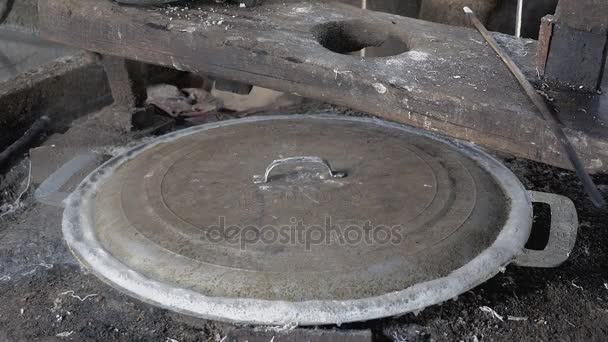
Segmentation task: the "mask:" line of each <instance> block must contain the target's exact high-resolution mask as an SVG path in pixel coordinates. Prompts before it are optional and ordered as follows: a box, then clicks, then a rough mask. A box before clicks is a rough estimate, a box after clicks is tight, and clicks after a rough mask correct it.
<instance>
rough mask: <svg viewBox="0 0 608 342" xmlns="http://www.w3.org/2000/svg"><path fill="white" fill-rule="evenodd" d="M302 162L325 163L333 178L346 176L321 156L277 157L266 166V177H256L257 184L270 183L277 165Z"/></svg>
mask: <svg viewBox="0 0 608 342" xmlns="http://www.w3.org/2000/svg"><path fill="white" fill-rule="evenodd" d="M302 163H313V164H320V165H323V166H324V167H325V168H326V169H327V172H328V173H329V176H330V177H331V178H344V177H346V173H344V172H337V171H334V170H332V168H331V166H330V165H329V163H328V162H327V161H326V160H324V159H322V158H319V157H291V158H284V159H277V160H275V161H273V162H272V163H270V164H269V165H268V167H267V168H266V172H264V177H259V176H258V177H255V179H254V182H255V183H256V184H264V183H268V178H269V177H270V173H271V172H272V170H273V169H275V168H276V167H278V166H282V165H287V164H302Z"/></svg>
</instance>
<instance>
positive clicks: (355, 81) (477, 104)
mask: <svg viewBox="0 0 608 342" xmlns="http://www.w3.org/2000/svg"><path fill="white" fill-rule="evenodd" d="M187 6H189V7H187ZM39 17H40V30H41V33H42V35H43V36H44V37H46V38H48V39H51V40H54V41H58V42H62V43H65V44H70V45H74V46H77V47H80V48H84V49H87V50H91V51H96V52H99V53H102V54H107V55H114V56H120V57H124V58H128V59H133V60H138V61H142V62H146V63H151V64H157V65H165V66H172V67H174V68H176V69H179V70H187V71H192V72H195V73H205V74H208V75H211V76H217V77H222V78H225V79H230V80H235V81H241V82H247V83H250V84H255V85H259V86H262V87H267V88H271V89H276V90H281V91H286V92H291V93H294V94H299V95H301V96H306V97H311V98H316V99H321V100H325V101H327V102H332V103H335V104H339V105H344V106H348V107H351V108H354V109H357V110H361V111H364V112H368V113H371V114H374V115H377V116H380V117H383V118H386V119H389V120H394V121H398V122H401V123H405V124H409V125H412V126H416V127H421V128H424V129H427V130H430V131H433V132H436V133H440V134H444V135H448V136H451V137H455V138H459V139H463V140H467V141H472V142H475V143H477V144H480V145H483V146H486V147H489V148H492V149H495V150H499V151H504V152H508V153H512V154H514V155H517V156H522V157H526V158H530V159H534V160H538V161H541V162H545V163H548V164H553V165H557V166H562V167H569V165H570V164H569V162H568V160H567V158H566V157H565V155H564V154H563V152H562V150H561V146H560V144H559V142H558V141H557V140H556V138H555V137H554V136H553V134H552V133H551V130H550V129H548V128H547V127H546V125H545V123H544V122H543V120H542V119H541V118H540V117H539V116H538V114H537V113H536V111H535V108H534V107H533V105H532V104H531V103H530V102H529V100H528V98H527V97H526V95H525V94H524V93H523V92H522V91H521V89H520V88H519V85H518V84H517V83H516V81H515V80H514V79H513V77H512V76H511V75H510V73H509V71H508V70H507V69H506V68H505V66H504V65H503V64H502V62H501V61H500V59H498V58H497V57H496V56H495V55H494V53H493V51H492V50H491V49H490V48H489V47H488V46H486V44H484V43H483V42H482V38H481V37H479V35H478V33H477V32H476V31H474V30H471V29H468V28H461V27H449V26H445V25H440V24H435V23H430V22H425V21H420V20H416V19H411V18H405V17H400V16H396V15H390V14H385V13H379V12H371V11H364V10H362V9H359V8H355V7H352V6H348V5H346V4H340V3H334V2H310V1H303V0H302V1H299V0H298V1H283V0H280V1H279V0H266V1H265V2H264V3H263V4H262V5H261V6H258V7H255V8H253V9H249V8H239V7H238V6H234V5H231V4H211V3H208V2H196V3H194V4H190V5H183V4H182V5H180V6H166V7H159V8H141V7H128V6H119V5H117V4H115V3H113V2H111V1H104V0H40V1H39ZM497 39H498V40H499V42H500V43H501V44H503V45H504V46H505V48H506V49H507V50H509V51H510V52H511V53H512V56H513V58H514V59H515V61H516V63H518V64H519V65H520V67H522V69H523V70H524V71H525V72H526V74H527V76H529V77H530V78H533V77H535V75H536V71H535V69H534V51H535V49H536V43H535V42H534V41H529V40H520V39H515V38H513V37H508V36H504V35H497ZM395 40H398V41H400V42H402V43H403V44H402V45H403V46H404V47H406V49H407V51H396V52H395V53H396V54H395V55H394V56H383V57H375V58H371V57H361V56H359V55H357V54H354V55H350V54H345V53H350V52H354V51H356V50H359V49H361V48H363V47H367V46H375V45H381V44H382V43H383V42H385V41H391V42H394V41H395ZM332 50H333V51H332ZM568 132H569V134H571V136H574V137H576V139H573V141H574V142H575V145H576V148H577V150H578V152H579V153H580V155H581V157H582V159H583V160H584V162H585V163H586V166H587V167H588V168H589V170H591V171H592V172H594V171H605V170H606V169H608V166H607V165H608V148H607V147H608V139H606V134H594V135H588V134H587V133H586V132H585V131H584V130H583V131H581V130H568Z"/></svg>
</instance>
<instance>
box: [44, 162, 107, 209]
mask: <svg viewBox="0 0 608 342" xmlns="http://www.w3.org/2000/svg"><path fill="white" fill-rule="evenodd" d="M98 158H99V155H97V154H81V155H78V156H76V157H74V158H73V159H72V160H70V161H69V162H67V163H65V164H64V165H63V166H61V167H60V168H59V169H58V170H57V171H55V172H53V174H51V175H50V176H49V177H48V178H47V179H46V180H44V182H42V184H40V186H39V187H38V188H37V189H36V191H35V192H34V198H36V200H37V201H38V202H40V203H44V204H46V205H51V206H55V207H64V206H65V205H64V203H63V201H64V200H65V199H66V198H67V197H68V196H69V195H70V194H69V193H67V192H63V191H60V189H61V187H63V186H64V185H65V184H66V183H67V182H68V181H69V180H70V178H72V176H74V175H75V174H76V173H78V172H79V171H80V170H82V169H83V168H84V167H85V166H87V165H89V164H91V163H92V162H94V161H96V160H97V159H98Z"/></svg>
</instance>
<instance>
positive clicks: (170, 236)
mask: <svg viewBox="0 0 608 342" xmlns="http://www.w3.org/2000/svg"><path fill="white" fill-rule="evenodd" d="M514 212H516V213H517V215H514ZM530 222H531V209H530V204H529V200H528V199H527V197H526V195H525V192H524V190H523V188H522V187H521V185H520V184H519V182H518V181H517V180H516V179H515V177H514V176H513V175H512V174H511V173H510V172H509V171H508V170H506V169H505V168H504V167H503V166H501V165H500V163H498V162H496V161H495V160H493V159H492V158H491V157H489V156H487V155H486V154H484V153H483V152H481V151H479V150H477V149H475V148H474V147H471V146H469V145H467V144H461V143H454V142H450V141H447V140H443V139H442V138H438V137H436V136H433V135H431V134H428V133H424V132H421V131H418V130H414V129H412V128H408V127H404V126H400V125H396V124H391V123H386V122H383V121H378V120H373V119H363V118H350V117H335V116H278V117H259V118H249V119H242V120H234V121H226V122H220V123H216V124H212V125H205V126H200V127H195V128H192V129H189V130H185V131H180V132H177V133H173V134H170V135H167V136H164V137H161V138H159V139H157V140H155V141H153V142H150V143H147V144H145V145H142V146H140V147H138V148H135V149H134V150H132V151H130V152H128V153H127V154H125V155H124V156H121V157H117V158H115V159H113V160H111V161H109V162H108V163H106V164H105V165H103V166H102V167H101V168H100V169H98V170H97V171H95V172H94V173H93V174H92V175H90V176H89V177H88V178H87V179H86V180H85V181H84V182H83V183H82V184H81V186H80V187H79V189H78V190H77V191H75V192H74V194H73V195H72V196H71V197H70V199H69V200H68V206H67V208H66V213H65V215H64V233H65V235H66V239H67V241H68V243H69V244H70V246H71V247H72V249H73V251H74V252H75V253H76V255H77V256H78V257H79V259H80V260H81V261H82V262H83V263H85V264H86V265H88V266H89V267H91V268H92V269H93V270H94V271H95V272H96V273H97V274H98V275H99V276H101V277H102V278H103V279H105V280H106V281H108V282H109V283H110V284H112V285H113V286H116V287H118V288H120V289H123V290H125V291H127V292H129V293H131V294H134V295H136V296H137V297H139V298H141V299H143V300H147V301H151V302H153V303H155V304H159V305H162V306H165V307H168V308H171V309H174V310H177V311H181V312H184V313H188V314H192V315H197V316H202V317H208V318H219V319H223V320H229V321H238V322H247V323H262V324H284V323H288V322H296V323H299V324H320V323H339V322H346V321H352V320H361V319H371V318H377V317H382V316H387V315H394V314H399V313H403V312H407V311H411V310H415V309H421V308H423V307H425V306H428V305H431V304H435V303H437V302H440V301H442V300H446V299H449V298H450V297H453V296H455V295H458V294H459V293H461V292H464V291H466V290H468V289H470V288H472V287H473V286H475V285H477V284H479V283H481V282H483V281H485V280H486V279H487V278H489V277H490V276H492V275H493V274H495V273H496V272H497V271H498V270H499V268H500V267H501V266H503V265H505V264H506V263H508V262H509V261H511V260H512V259H513V258H514V257H515V256H516V255H517V254H518V253H519V252H520V251H521V249H522V248H523V244H524V243H525V241H526V239H527V237H528V235H529V229H530ZM469 268H470V270H469ZM465 271H468V272H471V273H466V272H465ZM458 272H465V274H463V275H460V276H458Z"/></svg>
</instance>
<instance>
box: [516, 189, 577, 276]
mask: <svg viewBox="0 0 608 342" xmlns="http://www.w3.org/2000/svg"><path fill="white" fill-rule="evenodd" d="M528 194H529V195H530V199H531V200H532V202H535V203H545V204H548V205H549V206H550V207H551V231H550V233H549V242H548V243H547V247H545V249H544V250H542V251H535V250H530V249H524V250H523V253H522V254H521V255H520V256H518V257H517V259H515V261H514V263H515V264H516V265H518V266H526V267H557V266H559V265H560V264H562V263H563V262H564V261H566V260H567V259H568V257H569V256H570V253H571V252H572V249H573V248H574V243H575V242H576V232H577V230H578V216H577V215H576V209H575V207H574V203H572V201H571V200H570V199H569V198H566V197H564V196H560V195H555V194H549V193H545V192H536V191H528Z"/></svg>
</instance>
